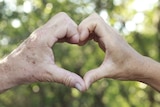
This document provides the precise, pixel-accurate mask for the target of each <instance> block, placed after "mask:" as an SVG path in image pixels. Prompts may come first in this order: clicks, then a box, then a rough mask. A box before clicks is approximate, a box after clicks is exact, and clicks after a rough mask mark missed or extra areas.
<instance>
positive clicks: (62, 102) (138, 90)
mask: <svg viewBox="0 0 160 107" xmlns="http://www.w3.org/2000/svg"><path fill="white" fill-rule="evenodd" d="M6 1H8V0H0V57H4V56H5V55H7V54H9V53H10V52H11V51H12V50H13V49H15V48H16V47H17V46H18V45H19V44H20V43H21V42H22V41H23V40H25V39H26V38H27V37H28V36H29V35H30V33H31V32H33V31H34V30H35V29H36V28H38V27H39V26H41V25H43V24H44V23H45V22H46V21H47V20H48V19H50V18H51V17H52V16H53V15H55V14H56V13H58V12H61V11H64V12H66V13H67V14H69V16H71V17H72V18H73V19H74V20H75V21H76V22H77V24H79V23H80V22H81V20H83V19H84V18H85V17H87V16H88V15H89V14H90V13H92V12H94V11H95V12H97V13H98V14H100V15H102V13H105V14H107V15H108V17H106V19H105V20H106V21H107V23H109V24H110V25H112V26H113V27H115V28H116V29H117V30H118V31H119V32H120V33H121V34H122V35H124V37H125V38H126V40H127V42H128V43H129V44H130V45H131V46H132V47H133V48H135V49H136V50H137V51H139V52H140V53H141V54H143V55H146V56H149V57H152V58H154V59H155V60H157V61H160V54H159V53H160V17H159V12H160V8H159V7H158V5H157V4H158V3H155V4H154V5H153V8H150V9H149V10H145V11H137V10H136V9H134V8H132V4H133V2H134V0H130V1H129V0H128V1H127V0H11V1H16V2H15V5H14V3H11V1H9V2H6ZM139 1H140V0H139ZM143 1H144V0H143ZM146 1H147V0H146ZM27 3H28V4H31V5H26V4H27ZM9 4H10V5H9ZM26 6H27V7H26ZM30 6H31V8H30ZM29 9H31V10H29ZM137 13H140V14H141V15H142V16H141V17H139V19H138V21H139V20H141V18H142V17H143V16H144V20H143V21H141V22H138V23H136V24H135V26H136V28H135V29H132V30H130V29H129V27H128V26H127V23H128V22H129V21H132V22H133V20H132V19H133V18H134V17H135V16H136V15H137ZM103 16H104V14H103ZM14 23H15V24H14ZM17 23H19V25H17ZM129 26H130V27H133V26H134V25H132V24H131V25H129ZM53 51H54V53H55V58H56V59H55V60H56V63H57V64H58V65H59V66H61V67H63V68H65V69H68V70H70V71H72V72H76V73H77V74H79V75H81V76H83V75H84V74H85V73H86V72H87V71H88V70H90V69H93V68H96V67H98V66H99V65H100V64H101V63H102V61H103V58H104V53H103V51H102V50H101V49H100V48H99V47H98V45H97V43H95V42H93V41H90V42H88V43H87V44H86V45H85V46H83V47H79V46H76V45H70V44H67V43H62V44H59V43H57V44H56V45H55V46H54V47H53ZM159 104H160V94H159V93H157V92H156V91H154V90H153V89H151V88H150V87H148V86H146V85H145V84H142V83H139V82H124V81H123V82H122V81H116V80H110V79H102V80H99V81H97V82H96V83H94V84H93V85H92V87H91V88H90V89H89V90H88V91H87V92H84V93H80V92H79V91H77V90H76V89H71V88H69V87H66V86H63V85H61V84H57V83H34V84H29V85H23V86H18V87H15V88H13V89H11V90H8V91H7V92H5V93H3V94H1V95H0V107H159Z"/></svg>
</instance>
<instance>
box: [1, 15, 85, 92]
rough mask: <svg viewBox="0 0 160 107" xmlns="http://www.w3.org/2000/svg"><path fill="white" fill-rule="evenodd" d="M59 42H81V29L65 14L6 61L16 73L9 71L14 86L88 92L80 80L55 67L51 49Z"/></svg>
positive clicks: (36, 31)
mask: <svg viewBox="0 0 160 107" xmlns="http://www.w3.org/2000/svg"><path fill="white" fill-rule="evenodd" d="M58 41H66V42H69V43H78V42H79V33H78V31H77V25H76V23H75V22H73V21H72V19H70V17H69V16H67V15H66V14H65V13H59V14H57V15H55V16H54V17H52V18H51V19H50V20H49V21H48V22H47V23H46V24H45V25H43V26H42V27H40V28H38V29H37V30H35V31H34V32H33V33H32V34H31V35H30V37H29V38H28V39H27V40H26V41H24V42H23V43H22V44H21V45H20V46H19V47H18V48H17V49H15V50H14V51H13V52H12V53H11V54H10V55H9V56H7V57H6V58H5V61H6V62H7V67H8V68H11V69H12V70H11V69H8V70H7V72H8V73H7V74H10V76H11V79H12V80H13V81H14V82H12V83H11V84H12V85H13V84H14V85H19V84H23V83H32V82H46V81H47V82H48V81H49V82H58V83H62V84H64V85H67V86H71V87H76V88H77V89H79V90H80V91H84V90H85V83H84V81H83V79H82V78H81V77H80V76H78V75H77V74H75V73H72V72H70V71H67V70H65V69H63V68H60V67H58V66H57V65H56V64H55V62H54V55H53V53H52V49H51V47H52V46H53V45H54V44H55V43H56V42H58ZM5 61H4V62H5Z"/></svg>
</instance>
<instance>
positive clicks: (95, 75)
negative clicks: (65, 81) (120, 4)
mask: <svg viewBox="0 0 160 107" xmlns="http://www.w3.org/2000/svg"><path fill="white" fill-rule="evenodd" d="M113 67H114V64H113V63H110V62H109V63H108V62H107V61H104V62H103V63H102V64H101V66H100V67H99V68H96V69H93V70H90V71H88V72H87V73H86V74H85V75H84V81H85V84H86V88H87V89H88V88H89V87H90V85H91V84H92V83H94V82H95V81H97V80H99V79H102V78H106V77H109V75H110V74H109V73H110V72H111V71H113Z"/></svg>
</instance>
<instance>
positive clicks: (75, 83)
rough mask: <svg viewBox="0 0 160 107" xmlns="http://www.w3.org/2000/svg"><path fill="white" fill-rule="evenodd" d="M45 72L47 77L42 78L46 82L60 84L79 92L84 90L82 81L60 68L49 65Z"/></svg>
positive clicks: (77, 76) (75, 75)
mask: <svg viewBox="0 0 160 107" xmlns="http://www.w3.org/2000/svg"><path fill="white" fill-rule="evenodd" d="M47 71H48V72H49V73H47V74H49V76H47V77H44V78H45V79H46V80H47V81H53V82H57V83H62V84H64V85H66V86H70V87H74V88H77V89H78V90H79V91H85V89H86V86H85V83H84V81H83V79H82V78H81V77H80V76H79V75H77V74H75V73H73V72H70V71H68V70H65V69H63V68H60V67H58V66H57V65H49V66H48V67H47Z"/></svg>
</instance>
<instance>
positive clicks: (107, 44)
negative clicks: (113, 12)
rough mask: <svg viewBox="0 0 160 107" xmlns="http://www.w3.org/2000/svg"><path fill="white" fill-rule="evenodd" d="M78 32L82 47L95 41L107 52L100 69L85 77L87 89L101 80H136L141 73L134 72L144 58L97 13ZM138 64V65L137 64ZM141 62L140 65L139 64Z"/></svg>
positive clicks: (82, 24)
mask: <svg viewBox="0 0 160 107" xmlns="http://www.w3.org/2000/svg"><path fill="white" fill-rule="evenodd" d="M78 30H79V32H80V42H79V44H80V45H83V44H85V43H86V42H87V41H88V40H90V39H94V40H95V41H97V42H98V44H99V46H100V47H101V48H102V49H103V50H104V51H105V58H104V61H103V63H102V64H101V66H100V67H99V68H96V69H93V70H90V71H89V72H87V73H86V74H85V76H84V81H85V83H86V87H87V88H88V87H89V86H90V85H91V84H92V83H93V82H95V81H96V80H99V79H101V78H113V79H120V80H134V79H135V78H136V75H140V74H139V72H136V71H134V70H135V69H134V67H135V64H139V65H138V66H141V65H142V64H143V63H140V62H142V61H143V60H142V56H141V55H140V54H138V53H137V52H136V51H135V50H134V49H133V48H131V47H130V46H129V45H128V44H127V43H126V42H125V41H124V40H123V38H122V37H121V36H120V35H119V34H118V33H117V32H116V31H115V30H114V29H112V28H111V27H110V26H108V25H107V24H106V23H105V22H104V20H103V19H102V18H101V17H100V16H98V15H97V14H96V13H94V14H92V15H90V16H89V17H87V18H86V19H84V20H83V21H82V22H81V23H80V25H79V27H78ZM135 62H136V63H135ZM137 62H139V63H137Z"/></svg>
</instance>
